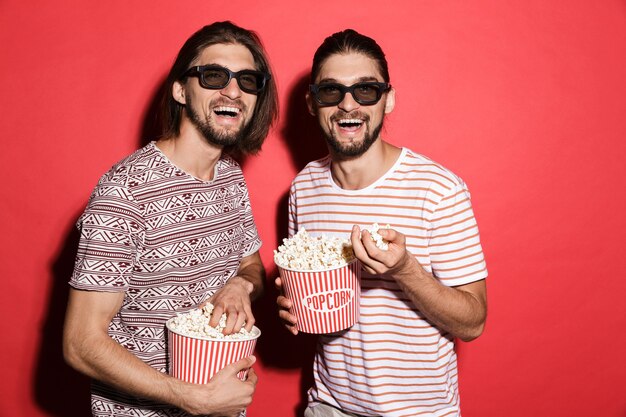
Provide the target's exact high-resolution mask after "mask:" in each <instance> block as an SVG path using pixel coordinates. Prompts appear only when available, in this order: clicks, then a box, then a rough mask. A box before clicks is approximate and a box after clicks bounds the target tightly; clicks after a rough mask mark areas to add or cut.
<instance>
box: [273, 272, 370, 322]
mask: <svg viewBox="0 0 626 417" xmlns="http://www.w3.org/2000/svg"><path fill="white" fill-rule="evenodd" d="M278 271H279V273H280V276H281V278H282V281H283V284H284V287H285V294H286V295H287V297H288V298H289V299H290V300H292V301H293V307H292V308H291V310H290V313H291V314H293V315H295V316H296V317H297V318H298V323H297V328H298V330H299V331H301V332H305V333H316V334H326V333H334V332H338V331H340V330H344V329H347V328H349V327H351V326H352V325H353V324H354V323H356V321H357V320H358V319H359V300H360V298H361V263H360V262H359V261H353V262H351V263H350V264H348V265H345V266H342V267H339V268H336V269H330V270H325V271H293V270H289V269H284V268H281V267H278Z"/></svg>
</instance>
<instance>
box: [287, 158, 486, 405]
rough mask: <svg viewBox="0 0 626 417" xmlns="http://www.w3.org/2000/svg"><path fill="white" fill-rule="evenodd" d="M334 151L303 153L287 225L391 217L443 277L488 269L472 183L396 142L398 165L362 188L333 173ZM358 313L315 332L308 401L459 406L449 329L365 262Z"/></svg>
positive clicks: (338, 227)
mask: <svg viewBox="0 0 626 417" xmlns="http://www.w3.org/2000/svg"><path fill="white" fill-rule="evenodd" d="M330 164H331V161H330V158H329V157H326V158H323V159H321V160H318V161H314V162H311V163H309V164H308V165H307V166H306V167H305V168H304V169H303V170H302V171H301V172H300V173H299V174H298V175H297V177H296V178H295V180H294V181H293V183H292V186H291V190H290V200H289V233H290V235H293V234H295V233H296V231H298V230H299V229H301V228H305V229H306V230H307V231H308V232H309V233H311V234H312V235H321V234H327V235H335V236H341V237H346V238H347V237H349V233H350V231H351V229H352V225H354V224H356V225H359V226H360V227H361V228H370V227H371V226H372V224H373V223H378V224H380V225H381V226H386V225H387V224H389V225H390V226H391V228H393V229H396V230H398V231H399V232H401V233H403V234H404V235H405V236H406V246H407V249H408V250H409V251H410V252H411V253H412V254H413V255H414V256H415V257H416V258H417V260H418V261H419V263H420V264H421V265H422V266H423V267H424V269H426V270H427V271H428V272H431V273H433V274H434V276H435V277H436V278H438V279H439V280H440V282H441V283H443V284H444V285H447V286H458V285H463V284H468V283H470V282H474V281H478V280H481V279H484V278H486V277H487V270H486V266H485V261H484V258H483V253H482V248H481V245H480V240H479V235H478V228H477V225H476V221H475V219H474V214H473V211H472V207H471V203H470V197H469V192H468V190H467V188H466V186H465V184H464V183H463V181H462V180H461V179H460V178H458V177H457V176H455V175H454V174H453V173H451V172H450V171H448V170H447V169H445V168H444V167H442V166H441V165H439V164H437V163H435V162H433V161H431V160H430V159H428V158H426V157H424V156H421V155H418V154H416V153H413V152H412V151H410V150H408V149H402V152H401V155H400V157H399V158H398V160H397V161H396V163H395V165H394V166H393V167H392V168H391V169H390V170H389V171H388V172H387V173H386V174H385V175H383V176H382V177H381V178H380V179H378V180H377V181H376V182H375V183H373V184H371V185H370V186H368V187H366V188H364V189H360V190H344V189H342V188H340V187H339V186H338V185H336V183H335V182H334V181H333V179H332V176H331V172H330ZM361 287H362V294H361V304H360V308H361V314H360V319H359V321H358V323H356V324H355V325H354V326H353V327H351V328H350V329H349V330H347V331H344V332H340V333H336V334H332V335H325V336H321V337H320V338H319V345H318V350H317V354H316V358H315V363H314V377H315V383H314V386H313V387H312V388H311V390H310V391H309V397H310V398H309V400H310V401H311V402H312V403H315V402H325V403H328V404H330V405H332V406H335V407H338V408H340V409H342V410H344V411H347V412H350V413H355V414H359V415H365V416H393V417H400V416H419V415H424V416H438V417H441V416H459V415H460V411H459V394H458V383H457V360H456V354H455V351H454V338H453V337H452V336H451V335H450V334H447V333H445V332H444V331H442V330H440V329H438V328H437V327H435V326H434V325H432V324H431V323H430V322H429V321H428V320H426V318H425V317H424V316H422V314H420V312H419V311H418V310H417V309H416V308H415V307H414V305H413V304H412V302H411V301H410V300H409V298H408V296H407V295H405V294H404V293H403V291H402V290H401V289H400V287H399V286H398V284H397V283H396V282H395V281H394V280H393V279H392V278H389V277H387V278H383V277H379V276H372V275H369V274H367V273H366V272H365V271H363V276H362V283H361Z"/></svg>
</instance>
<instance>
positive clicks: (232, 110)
mask: <svg viewBox="0 0 626 417" xmlns="http://www.w3.org/2000/svg"><path fill="white" fill-rule="evenodd" d="M240 111H241V109H238V108H237V107H229V106H219V107H216V108H214V109H213V112H214V113H215V114H217V115H218V116H222V117H237V116H238V115H239V112H240Z"/></svg>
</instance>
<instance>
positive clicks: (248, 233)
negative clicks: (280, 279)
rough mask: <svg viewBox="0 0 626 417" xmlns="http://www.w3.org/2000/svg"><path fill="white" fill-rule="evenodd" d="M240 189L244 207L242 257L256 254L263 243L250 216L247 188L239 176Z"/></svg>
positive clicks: (250, 209)
mask: <svg viewBox="0 0 626 417" xmlns="http://www.w3.org/2000/svg"><path fill="white" fill-rule="evenodd" d="M241 187H242V190H243V198H242V204H243V206H244V215H243V228H244V239H245V241H244V245H243V256H244V257H246V256H250V255H252V254H253V253H255V252H257V251H258V250H259V249H260V248H261V245H262V244H263V242H262V241H261V238H260V236H259V232H258V229H257V226H256V223H255V221H254V216H253V214H252V204H251V203H250V195H249V193H248V187H247V185H246V182H245V180H244V178H243V175H242V176H241Z"/></svg>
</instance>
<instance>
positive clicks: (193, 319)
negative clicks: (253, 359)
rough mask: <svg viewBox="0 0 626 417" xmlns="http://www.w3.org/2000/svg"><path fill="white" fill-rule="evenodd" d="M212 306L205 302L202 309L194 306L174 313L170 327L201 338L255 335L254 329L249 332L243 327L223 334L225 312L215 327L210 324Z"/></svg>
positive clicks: (183, 333)
mask: <svg viewBox="0 0 626 417" xmlns="http://www.w3.org/2000/svg"><path fill="white" fill-rule="evenodd" d="M213 308H214V307H213V304H211V303H207V304H206V305H205V306H204V307H203V308H202V309H199V308H196V309H194V310H191V311H189V312H187V313H176V317H174V318H172V319H171V321H170V322H169V326H170V329H171V330H172V331H175V332H177V333H179V334H181V335H183V336H188V337H199V338H203V339H249V338H251V337H254V336H256V333H255V329H253V330H252V331H251V332H249V331H247V330H246V329H245V328H243V327H242V328H241V330H239V333H233V334H228V335H225V334H224V328H225V327H226V314H222V317H220V321H219V323H218V325H217V327H212V326H210V325H209V321H210V319H211V313H212V312H213ZM244 325H245V323H244Z"/></svg>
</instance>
